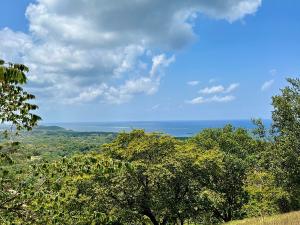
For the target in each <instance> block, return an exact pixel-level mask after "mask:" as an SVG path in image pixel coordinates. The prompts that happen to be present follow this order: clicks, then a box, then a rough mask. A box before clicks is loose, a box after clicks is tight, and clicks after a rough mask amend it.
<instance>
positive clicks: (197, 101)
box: [187, 95, 235, 105]
mask: <svg viewBox="0 0 300 225" xmlns="http://www.w3.org/2000/svg"><path fill="white" fill-rule="evenodd" d="M234 99H235V96H233V95H226V96H217V95H214V96H212V97H207V98H206V97H203V96H199V97H196V98H194V99H192V100H189V101H187V103H189V104H193V105H195V104H203V103H210V102H218V103H222V102H230V101H233V100H234Z"/></svg>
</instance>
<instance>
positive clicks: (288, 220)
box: [225, 211, 300, 225]
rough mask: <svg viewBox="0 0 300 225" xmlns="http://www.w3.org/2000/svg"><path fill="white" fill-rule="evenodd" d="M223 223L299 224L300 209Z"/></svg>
mask: <svg viewBox="0 0 300 225" xmlns="http://www.w3.org/2000/svg"><path fill="white" fill-rule="evenodd" d="M225 225H300V211H298V212H291V213H285V214H280V215H275V216H268V217H260V218H251V219H244V220H236V221H232V222H229V223H226V224H225Z"/></svg>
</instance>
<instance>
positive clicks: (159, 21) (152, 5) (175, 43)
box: [0, 0, 261, 103]
mask: <svg viewBox="0 0 300 225" xmlns="http://www.w3.org/2000/svg"><path fill="white" fill-rule="evenodd" d="M260 5H261V0H191V1H182V0H174V1H160V0H143V1H131V0H123V1H117V2H116V1H108V0H91V1H86V0H64V1H61V0H37V1H36V2H35V3H32V4H30V5H29V6H28V8H27V11H26V16H27V18H28V20H29V33H27V34H25V33H21V32H14V31H12V30H10V29H9V28H5V29H3V30H0V43H1V45H0V58H3V59H5V60H7V61H14V62H20V63H25V64H27V65H28V66H29V67H30V68H31V72H30V75H29V80H30V82H29V85H30V88H31V89H32V90H34V92H35V93H36V94H37V95H38V97H39V98H43V97H44V98H46V99H48V100H49V99H52V100H53V102H59V101H62V102H63V103H65V102H70V103H76V102H84V101H94V100H101V101H108V102H109V103H122V102H126V101H128V100H130V99H131V98H132V97H133V96H134V95H136V94H146V95H147V94H152V93H155V92H156V91H157V90H158V88H159V84H160V79H161V77H162V75H163V73H164V71H163V70H164V68H166V67H168V66H169V65H170V64H171V63H172V62H173V61H174V57H170V58H169V57H167V56H166V55H170V53H172V52H174V51H176V50H177V49H180V48H183V47H185V46H186V45H188V44H189V43H191V42H192V41H193V40H195V37H196V34H195V33H194V30H193V24H194V22H195V17H196V16H197V14H199V13H201V14H205V15H208V16H210V17H212V18H215V19H225V20H227V21H229V22H233V21H235V20H238V19H242V18H243V17H244V16H245V15H248V14H253V13H255V12H256V10H257V9H258V7H259V6H260ZM163 52H165V54H163ZM145 74H146V75H145Z"/></svg>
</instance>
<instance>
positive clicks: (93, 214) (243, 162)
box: [0, 66, 300, 225]
mask: <svg viewBox="0 0 300 225" xmlns="http://www.w3.org/2000/svg"><path fill="white" fill-rule="evenodd" d="M2 67H3V68H4V67H5V66H2ZM5 68H7V67H5ZM20 68H21V67H20ZM0 78H1V75H0ZM0 81H1V79H0ZM1 82H3V81H1ZM1 82H0V84H2V83H1ZM288 82H289V86H288V87H286V88H284V89H282V90H281V95H278V96H274V97H273V106H274V111H273V114H272V115H273V126H272V129H271V130H270V131H267V130H266V129H265V128H264V126H263V123H262V121H261V120H256V121H254V122H255V123H256V124H257V128H256V129H255V130H254V131H253V132H252V133H251V132H249V131H248V130H245V129H242V128H234V127H232V126H231V125H227V126H225V127H224V128H220V129H205V130H203V131H201V132H200V133H199V134H197V135H196V136H194V137H192V138H189V139H176V138H174V137H172V136H168V135H162V134H156V133H145V132H144V131H143V130H134V131H132V132H130V133H120V134H119V135H117V136H116V137H114V135H113V134H93V133H92V134H91V133H89V134H86V135H84V134H79V133H76V132H68V131H64V130H59V129H58V128H53V131H49V130H47V129H45V128H44V129H38V130H33V133H31V134H30V135H29V134H26V133H25V134H23V133H21V137H19V138H17V139H16V140H17V141H16V142H13V143H12V144H11V145H12V147H11V149H13V150H10V151H5V152H4V151H2V153H3V156H4V155H5V157H4V158H5V160H4V159H3V160H2V161H1V166H0V169H1V171H0V173H1V183H0V185H1V190H0V191H1V194H0V223H1V224H115V225H121V224H124V225H125V224H128V225H129V224H144V225H146V224H154V225H164V224H165V225H167V224H182V225H183V224H219V223H223V222H228V221H231V220H235V219H242V218H246V217H253V216H262V215H272V214H276V213H282V212H288V211H292V210H299V209H300V193H299V192H300V174H299V173H300V80H299V79H288ZM17 83H18V82H15V84H17ZM15 94H16V95H19V94H20V93H15ZM3 101H4V100H3ZM25 101H26V100H25ZM1 104H3V103H1ZM21 105H22V104H21ZM1 107H2V106H1ZM17 107H18V105H17ZM16 109H17V108H15V109H13V110H14V111H15V110H16ZM30 109H31V110H32V109H34V108H30ZM1 110H2V108H1ZM29 111H30V110H28V111H27V112H25V114H24V116H28V115H29V116H30V115H33V114H29V113H30V112H29ZM1 113H2V114H0V115H1V116H2V117H3V116H4V117H5V115H6V112H2V111H1ZM5 118H6V117H5ZM27 118H28V117H27ZM37 118H38V117H37ZM6 121H10V120H9V118H8V119H6ZM11 122H12V121H11ZM35 124H36V121H34V123H30V124H29V126H26V125H28V124H26V123H25V124H23V125H22V124H21V125H20V126H18V125H19V124H16V125H17V126H18V127H17V128H18V129H21V128H23V127H25V128H26V129H28V128H31V127H32V126H34V125H35ZM49 129H50V130H51V128H49ZM22 134H23V136H22ZM19 142H21V144H14V143H19ZM104 142H105V143H106V144H103V143H104ZM101 144H103V145H101ZM6 145H7V144H6V143H5V142H3V143H2V146H6ZM100 145H101V146H100ZM3 149H4V148H3Z"/></svg>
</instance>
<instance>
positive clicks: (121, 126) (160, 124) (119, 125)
mask: <svg viewBox="0 0 300 225" xmlns="http://www.w3.org/2000/svg"><path fill="white" fill-rule="evenodd" d="M264 123H265V126H266V127H269V126H270V124H271V121H270V120H264ZM226 124H232V125H233V126H235V127H242V128H245V129H252V128H254V127H255V126H254V125H253V123H252V122H251V120H198V121H126V122H124V121H123V122H80V123H51V124H50V123H47V124H44V125H55V126H60V127H63V128H65V129H69V130H73V131H80V132H91V131H94V132H122V131H127V132H128V131H131V130H133V129H144V130H145V131H146V132H163V133H167V134H170V135H173V136H176V137H189V136H193V135H195V134H197V133H198V132H200V131H201V130H203V129H205V128H221V127H224V126H225V125H226Z"/></svg>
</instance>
